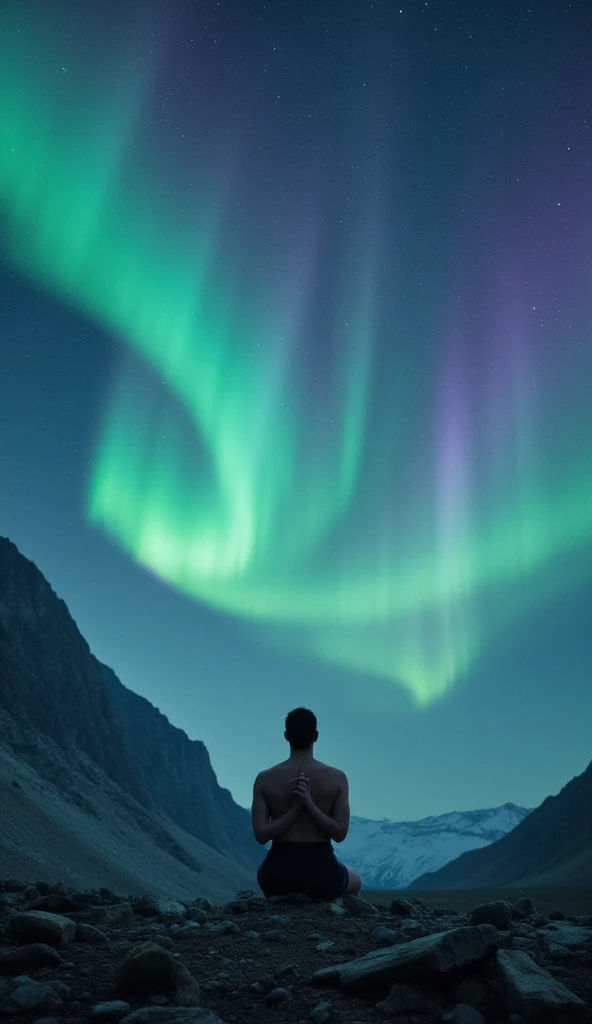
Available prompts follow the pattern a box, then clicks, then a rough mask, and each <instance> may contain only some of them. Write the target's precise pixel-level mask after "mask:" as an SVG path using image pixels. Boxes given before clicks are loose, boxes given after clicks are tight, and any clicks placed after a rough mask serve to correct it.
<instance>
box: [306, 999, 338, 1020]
mask: <svg viewBox="0 0 592 1024" xmlns="http://www.w3.org/2000/svg"><path fill="white" fill-rule="evenodd" d="M332 1016H333V1008H332V1006H331V1003H328V1002H323V1003H317V1005H316V1006H315V1007H314V1008H313V1009H312V1010H311V1011H310V1018H311V1020H314V1022H315V1024H326V1021H328V1020H331V1017H332Z"/></svg>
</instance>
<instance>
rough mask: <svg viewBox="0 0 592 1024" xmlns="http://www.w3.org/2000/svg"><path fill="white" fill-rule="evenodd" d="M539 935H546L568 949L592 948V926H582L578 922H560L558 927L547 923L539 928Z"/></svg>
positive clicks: (550, 940)
mask: <svg viewBox="0 0 592 1024" xmlns="http://www.w3.org/2000/svg"><path fill="white" fill-rule="evenodd" d="M539 935H544V936H545V938H546V939H547V940H548V941H549V942H556V943H557V944H558V945H559V946H565V948H566V949H585V948H586V947H587V946H590V947H591V948H592V928H581V927H579V926H578V925H577V924H560V925H558V926H557V927H556V928H554V927H553V925H546V926H545V927H544V928H541V929H539Z"/></svg>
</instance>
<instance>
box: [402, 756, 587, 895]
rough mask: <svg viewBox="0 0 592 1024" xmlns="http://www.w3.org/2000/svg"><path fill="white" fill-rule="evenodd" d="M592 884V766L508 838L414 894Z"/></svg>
mask: <svg viewBox="0 0 592 1024" xmlns="http://www.w3.org/2000/svg"><path fill="white" fill-rule="evenodd" d="M590 883H592V762H591V763H590V764H589V765H588V767H587V768H586V770H585V771H584V772H582V774H581V775H578V776H576V778H575V779H572V780H571V782H568V784H567V785H566V786H564V787H563V789H562V790H561V792H560V793H558V794H557V796H550V797H547V799H546V800H545V801H543V803H542V804H541V806H540V807H537V809H536V810H534V811H533V812H532V813H531V814H529V816H528V817H527V818H525V819H524V821H522V822H520V824H519V825H517V826H516V828H515V829H513V830H512V831H511V832H509V833H508V835H506V836H504V837H503V838H502V839H499V840H498V841H497V842H496V843H492V844H491V846H487V847H485V848H484V849H481V850H471V851H470V852H469V853H463V854H462V855H461V856H460V857H457V859H456V860H453V861H451V862H450V863H449V864H446V866H445V867H443V868H441V869H440V870H439V871H434V872H430V873H427V874H424V875H421V876H420V877H419V878H417V879H416V880H415V882H414V883H413V885H412V886H410V888H411V889H489V888H496V887H503V886H511V887H516V886H527V885H586V884H590Z"/></svg>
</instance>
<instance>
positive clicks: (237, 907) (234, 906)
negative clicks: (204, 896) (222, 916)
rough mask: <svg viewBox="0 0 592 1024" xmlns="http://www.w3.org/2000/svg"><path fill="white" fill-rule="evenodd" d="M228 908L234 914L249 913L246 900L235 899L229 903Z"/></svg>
mask: <svg viewBox="0 0 592 1024" xmlns="http://www.w3.org/2000/svg"><path fill="white" fill-rule="evenodd" d="M227 910H230V912H231V913H232V914H248V912H249V907H248V904H247V902H246V900H233V901H232V903H229V904H228V907H227Z"/></svg>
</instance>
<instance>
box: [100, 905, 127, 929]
mask: <svg viewBox="0 0 592 1024" xmlns="http://www.w3.org/2000/svg"><path fill="white" fill-rule="evenodd" d="M97 913H98V915H99V916H98V918H97V920H98V921H99V922H100V923H101V924H105V925H114V924H121V923H122V922H123V921H129V919H130V918H131V917H132V915H133V910H132V905H131V903H128V902H127V901H124V902H123V903H114V904H113V906H111V907H98V908H97Z"/></svg>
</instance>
